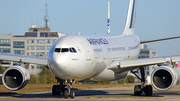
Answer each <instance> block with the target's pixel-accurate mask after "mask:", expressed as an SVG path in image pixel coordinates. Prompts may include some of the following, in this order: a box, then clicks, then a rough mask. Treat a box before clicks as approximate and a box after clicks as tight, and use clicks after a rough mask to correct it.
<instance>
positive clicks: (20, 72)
mask: <svg viewBox="0 0 180 101" xmlns="http://www.w3.org/2000/svg"><path fill="white" fill-rule="evenodd" d="M29 79H30V73H29V71H28V70H27V69H25V68H24V67H21V66H11V67H9V68H8V69H6V70H5V71H4V73H3V76H2V81H3V84H4V86H5V87H6V88H7V89H9V90H19V89H22V88H24V87H25V86H26V85H27V84H28V82H29Z"/></svg>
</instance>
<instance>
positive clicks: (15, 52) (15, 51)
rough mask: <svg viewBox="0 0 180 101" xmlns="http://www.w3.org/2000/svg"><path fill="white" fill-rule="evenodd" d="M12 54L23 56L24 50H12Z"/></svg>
mask: <svg viewBox="0 0 180 101" xmlns="http://www.w3.org/2000/svg"><path fill="white" fill-rule="evenodd" d="M13 53H14V54H21V55H25V54H24V50H13Z"/></svg>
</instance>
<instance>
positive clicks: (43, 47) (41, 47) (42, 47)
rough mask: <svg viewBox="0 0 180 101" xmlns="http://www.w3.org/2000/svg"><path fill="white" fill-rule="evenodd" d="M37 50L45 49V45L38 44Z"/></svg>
mask: <svg viewBox="0 0 180 101" xmlns="http://www.w3.org/2000/svg"><path fill="white" fill-rule="evenodd" d="M36 50H45V46H36Z"/></svg>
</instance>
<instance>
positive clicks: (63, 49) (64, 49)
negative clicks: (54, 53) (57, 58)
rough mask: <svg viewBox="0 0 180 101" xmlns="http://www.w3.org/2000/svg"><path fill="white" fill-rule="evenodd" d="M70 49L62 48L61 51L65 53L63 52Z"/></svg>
mask: <svg viewBox="0 0 180 101" xmlns="http://www.w3.org/2000/svg"><path fill="white" fill-rule="evenodd" d="M68 51H69V49H68V48H62V49H61V52H62V53H63V52H68Z"/></svg>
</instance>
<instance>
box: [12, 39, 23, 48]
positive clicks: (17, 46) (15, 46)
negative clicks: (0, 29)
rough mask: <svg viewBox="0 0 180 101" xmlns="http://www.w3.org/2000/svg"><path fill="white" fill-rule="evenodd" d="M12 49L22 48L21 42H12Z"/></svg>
mask: <svg viewBox="0 0 180 101" xmlns="http://www.w3.org/2000/svg"><path fill="white" fill-rule="evenodd" d="M13 48H24V42H23V41H13Z"/></svg>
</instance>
